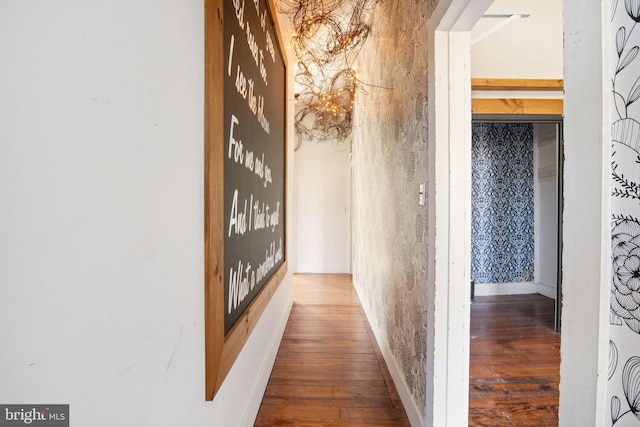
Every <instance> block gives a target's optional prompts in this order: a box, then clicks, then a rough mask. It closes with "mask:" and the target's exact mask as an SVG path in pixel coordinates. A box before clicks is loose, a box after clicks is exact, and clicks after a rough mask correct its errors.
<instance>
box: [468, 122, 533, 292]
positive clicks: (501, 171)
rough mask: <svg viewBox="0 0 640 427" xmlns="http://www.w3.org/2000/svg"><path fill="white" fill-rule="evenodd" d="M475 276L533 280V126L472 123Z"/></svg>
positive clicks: (483, 280)
mask: <svg viewBox="0 0 640 427" xmlns="http://www.w3.org/2000/svg"><path fill="white" fill-rule="evenodd" d="M471 147H472V149H471V159H472V172H471V180H472V195H471V201H472V214H471V228H472V238H471V278H472V279H473V280H475V281H476V283H510V282H529V281H532V280H533V265H534V240H533V221H534V219H533V218H534V213H533V212H534V211H533V125H532V124H530V123H474V124H473V126H472V140H471Z"/></svg>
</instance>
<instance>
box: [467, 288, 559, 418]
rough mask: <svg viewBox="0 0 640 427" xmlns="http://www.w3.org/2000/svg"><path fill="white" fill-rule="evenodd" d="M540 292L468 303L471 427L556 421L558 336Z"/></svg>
mask: <svg viewBox="0 0 640 427" xmlns="http://www.w3.org/2000/svg"><path fill="white" fill-rule="evenodd" d="M553 322H554V301H553V300H551V299H549V298H546V297H543V296H541V295H509V296H495V297H476V299H475V302H474V303H473V304H472V305H471V351H470V359H471V361H470V362H471V363H470V373H469V426H507V425H509V426H535V427H539V426H557V425H558V383H559V378H560V335H559V334H556V333H555V332H554V331H553Z"/></svg>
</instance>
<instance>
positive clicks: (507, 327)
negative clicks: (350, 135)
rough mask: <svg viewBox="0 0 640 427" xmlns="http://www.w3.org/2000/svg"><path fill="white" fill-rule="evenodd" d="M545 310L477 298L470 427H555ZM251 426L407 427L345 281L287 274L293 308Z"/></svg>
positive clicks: (549, 317)
mask: <svg viewBox="0 0 640 427" xmlns="http://www.w3.org/2000/svg"><path fill="white" fill-rule="evenodd" d="M553 310H554V303H553V300H550V299H548V298H545V297H543V296H540V295H514V296H497V297H476V299H475V302H474V303H473V304H472V306H471V349H470V355H471V364H470V376H469V426H472V427H475V426H491V427H496V426H500V427H502V426H525V427H526V426H535V427H541V426H557V425H558V382H559V367H560V354H559V348H560V336H559V334H556V333H555V332H554V331H553V319H554V311H553ZM255 426H257V427H272V426H298V427H320V426H323V427H324V426H402V427H406V426H409V422H408V420H407V416H406V413H405V411H404V408H403V407H402V403H401V402H400V398H399V396H398V393H397V391H396V389H395V387H394V385H393V382H392V381H391V377H390V375H389V372H388V370H387V368H386V365H385V363H384V360H383V358H382V355H381V354H380V350H379V349H378V346H377V344H376V341H375V338H374V337H373V334H372V333H371V329H370V328H369V324H368V323H367V320H366V318H365V316H364V312H363V311H362V307H361V306H360V302H359V300H358V297H357V296H356V294H355V291H354V290H353V287H352V285H351V276H349V275H296V276H294V305H293V309H292V312H291V316H290V318H289V321H288V323H287V327H286V330H285V333H284V337H283V340H282V344H281V346H280V350H279V352H278V356H277V359H276V363H275V365H274V367H273V371H272V373H271V378H270V380H269V384H268V386H267V390H266V393H265V396H264V399H263V401H262V405H261V407H260V410H259V412H258V417H257V419H256V422H255Z"/></svg>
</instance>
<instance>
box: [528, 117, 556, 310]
mask: <svg viewBox="0 0 640 427" xmlns="http://www.w3.org/2000/svg"><path fill="white" fill-rule="evenodd" d="M533 143H534V150H535V151H534V153H535V173H534V180H535V187H534V190H535V191H534V192H535V196H534V197H535V202H534V211H535V213H534V215H535V268H534V282H535V284H536V286H537V291H538V293H540V294H542V295H544V296H547V297H549V298H553V299H555V298H556V283H557V276H556V274H557V266H558V191H557V190H558V177H557V163H558V160H557V145H556V125H555V124H554V123H536V124H534V125H533Z"/></svg>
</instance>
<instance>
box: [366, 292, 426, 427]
mask: <svg viewBox="0 0 640 427" xmlns="http://www.w3.org/2000/svg"><path fill="white" fill-rule="evenodd" d="M354 288H355V289H356V294H358V299H359V300H360V304H361V305H362V308H363V310H364V313H365V315H366V316H367V321H368V322H369V325H370V326H371V331H372V332H373V335H374V336H375V338H376V341H377V343H378V347H380V352H381V353H382V357H383V358H384V361H385V363H386V364H387V369H388V370H389V374H390V375H391V379H392V380H393V384H394V385H395V387H396V390H397V391H398V395H399V396H400V400H401V401H402V405H403V406H404V410H405V412H406V413H407V418H408V419H409V423H411V427H426V420H425V419H423V417H422V415H420V410H419V409H418V406H417V405H416V402H415V401H414V400H413V396H412V394H411V391H410V390H409V386H408V385H407V383H406V381H405V380H404V375H403V374H402V371H401V370H400V368H399V367H398V364H397V363H396V361H395V358H394V357H393V354H392V353H391V349H390V348H389V344H388V343H387V340H386V339H384V336H383V335H382V333H381V332H380V329H379V328H378V325H377V324H375V323H374V322H372V320H374V319H375V316H374V315H373V314H372V313H370V312H369V309H368V307H366V306H365V305H364V304H362V301H364V299H363V298H361V295H360V294H359V293H358V289H357V287H355V286H354Z"/></svg>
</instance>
